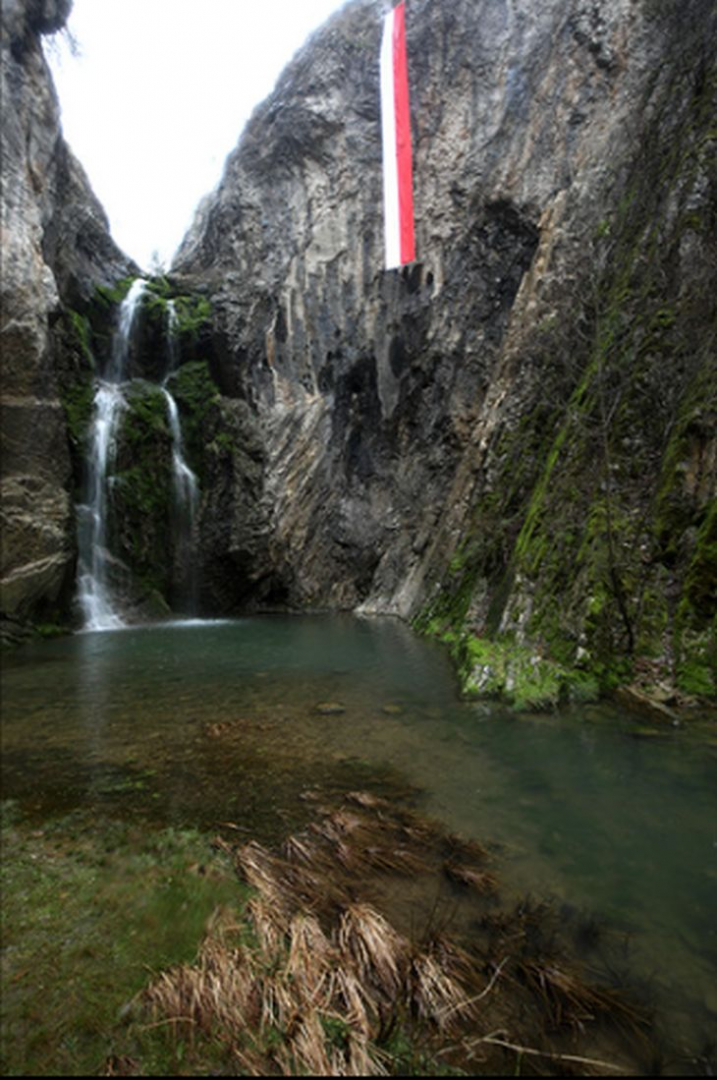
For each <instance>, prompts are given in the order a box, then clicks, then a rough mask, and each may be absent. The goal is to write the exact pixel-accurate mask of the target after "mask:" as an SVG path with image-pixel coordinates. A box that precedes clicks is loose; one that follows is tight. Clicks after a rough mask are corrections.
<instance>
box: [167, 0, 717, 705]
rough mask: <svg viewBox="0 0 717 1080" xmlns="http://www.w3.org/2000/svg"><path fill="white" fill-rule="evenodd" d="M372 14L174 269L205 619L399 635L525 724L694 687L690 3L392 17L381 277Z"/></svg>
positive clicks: (706, 351)
mask: <svg viewBox="0 0 717 1080" xmlns="http://www.w3.org/2000/svg"><path fill="white" fill-rule="evenodd" d="M381 11H382V5H381V4H379V3H377V2H375V0H355V2H353V3H349V4H348V5H346V7H345V8H344V9H343V10H342V11H340V12H339V13H338V14H337V15H336V16H335V17H334V18H333V19H331V20H330V21H329V23H328V24H327V25H326V26H325V27H324V28H323V29H322V30H321V31H320V32H318V33H317V34H316V35H315V36H314V37H313V39H311V40H310V42H309V43H308V44H307V45H306V46H305V48H304V49H303V50H302V51H301V52H300V53H299V54H298V55H297V57H296V58H295V60H294V61H293V63H292V64H291V65H290V66H289V68H288V69H287V70H286V72H285V73H284V75H283V76H282V77H281V79H280V80H279V83H278V85H277V87H276V89H275V91H274V93H273V94H272V95H271V96H270V97H269V99H268V100H267V101H266V102H265V103H264V104H263V105H262V106H260V107H259V108H258V109H257V110H256V112H255V114H254V115H253V117H252V119H251V121H250V123H249V124H248V126H247V128H246V130H245V132H244V134H243V136H242V138H241V139H240V142H239V144H238V146H237V148H236V150H235V151H234V153H233V154H232V155H231V156H230V158H229V160H228V162H227V166H226V170H225V173H224V177H223V179H222V181H221V183H220V185H219V187H218V189H217V190H216V191H215V192H214V193H212V194H211V195H210V196H208V197H207V198H206V200H205V201H204V204H203V205H202V206H201V208H200V210H199V212H198V214H197V218H196V220H195V222H194V225H193V227H192V229H191V230H190V232H189V234H188V235H187V237H186V239H185V241H184V243H183V245H182V247H181V248H180V251H179V253H178V256H177V258H176V260H175V265H174V267H173V270H172V277H173V280H174V281H175V283H176V284H177V286H178V287H179V286H180V285H181V287H183V288H187V289H190V290H192V289H194V290H197V291H198V292H199V293H201V294H203V295H204V296H206V297H207V298H209V300H210V302H211V305H212V310H213V325H212V336H213V351H212V358H211V370H212V374H213V376H214V378H215V380H216V382H217V383H218V385H219V387H220V389H221V392H222V395H223V398H222V400H223V406H222V407H223V416H224V420H223V425H224V427H223V430H224V432H225V436H226V438H225V442H224V445H223V452H222V453H218V454H217V455H215V458H214V460H213V464H212V468H211V476H209V477H208V486H207V490H206V491H205V502H204V509H203V519H202V544H201V548H202V558H203V577H204V592H205V603H206V604H207V606H208V607H209V608H211V609H212V610H219V611H222V610H227V611H229V610H234V609H235V608H236V607H237V606H238V605H244V604H247V603H250V604H255V605H259V606H260V605H270V606H271V605H286V604H288V605H290V606H295V607H330V608H333V607H346V608H359V609H360V610H363V611H365V612H381V613H394V614H398V615H401V616H402V617H404V618H409V619H413V620H416V621H417V623H418V624H419V625H421V626H423V627H425V628H427V629H429V630H431V631H432V632H434V633H437V634H439V635H441V636H442V637H444V638H445V639H446V640H448V641H449V643H450V644H451V646H452V647H453V649H454V651H455V654H456V659H457V660H458V662H459V665H460V666H461V668H462V671H463V676H464V682H465V684H466V686H468V687H470V688H472V689H473V690H476V691H479V692H491V693H503V694H504V695H507V696H508V697H512V699H513V700H516V701H519V699H521V695H522V696H525V697H526V700H529V699H530V697H531V694H532V693H533V692H534V691H535V693H536V694H537V698H538V699H540V700H543V699H545V700H555V699H557V698H558V697H560V696H561V695H564V694H565V693H572V694H578V695H580V694H588V695H589V694H591V693H593V692H594V690H595V688H596V687H597V686H598V685H604V684H605V683H608V684H609V683H610V682H611V681H624V680H625V679H626V678H629V677H631V675H633V674H634V673H635V670H636V667H635V665H637V670H638V672H640V671H642V673H643V674H644V677H645V678H646V679H647V681H653V682H660V681H663V682H665V683H666V684H670V685H672V684H673V683H674V682H675V681H676V682H677V683H678V685H681V686H682V687H683V689H685V690H691V691H695V692H706V693H711V692H714V665H715V643H714V623H713V621H712V620H713V617H714V612H715V606H716V604H717V594H716V583H715V577H714V554H715V547H714V544H715V509H714V497H715V487H716V478H717V472H716V447H717V443H716V441H715V405H716V403H715V396H714V395H715V349H714V326H715V295H716V290H715V265H716V259H715V254H716V252H715V206H716V202H715V200H716V195H717V188H716V177H715V139H714V134H715V133H714V115H715V54H716V42H717V34H716V24H715V11H714V6H713V5H712V4H709V3H705V2H700V0H693V2H691V3H689V4H686V5H681V6H680V10H679V12H677V11H676V9H675V7H674V5H671V4H665V3H662V2H661V0H614V2H611V3H606V2H603V3H600V2H594V0H591V2H587V0H544V2H541V3H531V4H524V3H518V2H515V0H456V2H454V3H451V4H445V3H442V2H439V0H411V2H410V4H409V5H408V11H407V25H408V52H409V81H410V88H411V113H412V126H413V140H414V168H415V205H416V217H417V252H418V254H417V260H418V261H417V262H416V263H415V264H413V265H411V266H409V267H407V268H405V269H404V270H403V271H400V272H399V271H392V272H388V273H386V272H384V270H383V269H382V212H381V150H380V127H379V98H378V72H377V58H378V52H379V40H380V33H381ZM535 688H537V689H535Z"/></svg>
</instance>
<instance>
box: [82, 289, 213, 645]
mask: <svg viewBox="0 0 717 1080" xmlns="http://www.w3.org/2000/svg"><path fill="white" fill-rule="evenodd" d="M146 287H147V283H146V282H145V281H144V280H143V279H142V278H137V280H136V281H134V282H133V284H132V287H131V288H130V290H129V292H128V293H127V296H126V297H125V299H124V300H123V302H122V304H121V306H120V310H119V315H118V319H117V327H116V330H115V334H114V337H113V339H112V345H111V352H110V357H109V360H108V362H107V364H106V369H105V371H104V373H103V375H102V377H101V378H100V379H98V380H97V385H96V388H95V399H94V411H93V417H92V427H91V431H90V438H89V452H88V458H87V466H86V477H87V478H86V484H87V486H86V496H85V501H84V502H83V503H82V504H81V505H80V506H79V507H78V509H77V517H78V552H79V560H78V561H79V569H78V590H77V593H78V601H79V605H80V609H81V611H82V615H83V623H84V628H85V629H86V630H116V629H119V628H121V627H123V626H124V625H125V623H124V621H123V619H122V617H121V615H120V613H119V612H118V610H117V604H116V601H115V600H114V599H113V596H112V589H111V587H110V575H111V570H112V562H113V560H112V555H111V553H110V551H109V548H108V536H107V517H108V502H109V491H110V487H111V484H112V475H113V472H114V464H115V461H116V456H117V436H118V432H119V428H120V423H121V418H122V413H123V412H124V410H125V409H126V407H127V399H126V396H125V387H126V386H127V376H128V368H129V357H130V345H131V341H132V334H133V330H134V325H135V319H136V317H137V314H138V312H139V309H140V306H141V301H142V295H143V293H144V291H145V289H146ZM166 311H167V354H166V357H167V359H166V369H165V375H164V379H163V381H162V383H161V387H160V388H161V391H162V394H163V395H164V398H165V400H166V402H167V416H168V421H169V430H170V434H171V437H172V474H173V513H172V546H173V553H174V578H175V594H176V596H177V597H179V598H180V601H181V604H182V606H183V607H184V608H186V609H187V610H188V612H190V613H192V612H193V611H194V610H195V608H196V592H197V587H196V574H195V573H194V559H193V548H194V544H193V540H194V525H195V519H196V512H197V506H198V504H199V486H198V483H197V478H196V476H195V474H194V473H193V472H192V470H191V469H190V467H189V465H188V464H187V462H186V460H185V456H184V444H183V440H182V429H181V425H180V421H179V410H178V409H177V403H176V401H175V400H174V397H173V396H172V394H171V393H170V391H169V390H168V389H167V381H168V379H169V378H170V376H171V375H172V374H173V373H174V371H175V369H176V368H177V367H178V364H179V353H178V348H177V332H176V331H177V322H178V320H177V313H176V311H175V309H174V304H173V303H172V301H171V300H169V301H167V305H166Z"/></svg>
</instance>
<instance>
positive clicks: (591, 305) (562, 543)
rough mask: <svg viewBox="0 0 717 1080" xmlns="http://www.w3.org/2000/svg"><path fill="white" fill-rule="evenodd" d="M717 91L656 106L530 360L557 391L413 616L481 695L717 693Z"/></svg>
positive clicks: (509, 437)
mask: <svg viewBox="0 0 717 1080" xmlns="http://www.w3.org/2000/svg"><path fill="white" fill-rule="evenodd" d="M715 87H716V79H715V75H714V73H707V72H705V71H704V70H702V71H699V70H698V71H697V72H691V73H690V74H689V75H688V76H686V75H685V74H684V73H681V74H680V75H679V76H675V79H674V80H673V82H672V83H671V85H670V86H669V88H668V92H667V93H666V94H664V96H663V97H662V98H661V100H660V101H659V103H658V105H657V107H654V105H653V108H652V109H651V110H650V114H651V117H652V119H651V121H650V123H649V124H648V125H647V126H646V129H645V130H644V131H643V132H642V133H641V136H640V149H639V152H638V153H637V154H636V157H635V161H634V163H633V166H632V169H631V171H630V173H629V175H628V176H627V177H626V179H625V182H624V184H623V185H622V186H618V188H617V189H616V197H615V206H614V210H613V211H612V212H611V213H610V214H609V216H607V217H606V218H605V219H604V221H603V222H602V223H601V225H600V227H599V228H598V229H597V230H596V233H595V235H594V236H593V237H592V240H591V243H590V244H589V245H588V246H587V247H586V249H585V258H584V265H583V270H582V273H581V275H580V277H579V278H578V281H577V283H576V284H575V286H574V287H573V288H572V289H571V290H570V292H569V296H568V298H567V299H568V302H569V312H568V313H566V315H565V316H558V317H556V319H554V320H549V321H548V322H547V324H546V325H544V326H542V327H540V328H539V333H538V334H537V335H536V336H535V338H534V345H533V348H532V350H531V353H530V354H529V355H527V356H526V357H525V362H526V363H528V364H531V365H534V366H535V368H536V370H538V371H539V372H540V377H541V379H542V380H543V386H542V392H541V393H540V394H539V395H538V397H537V400H534V401H533V402H532V403H531V405H530V407H529V408H528V409H526V411H525V412H524V413H523V414H522V415H521V416H520V417H519V418H518V419H517V422H515V421H513V422H512V423H507V424H503V425H502V426H501V428H500V429H499V430H498V432H497V433H496V435H495V440H494V444H493V448H492V455H491V464H490V467H489V483H488V484H487V485H486V487H485V488H484V490H483V491H482V492H481V493H479V495H478V497H477V500H476V503H475V505H474V508H473V514H472V524H471V527H470V533H469V535H468V536H467V537H465V538H464V540H463V542H462V545H461V547H460V549H459V552H458V555H457V556H456V557H454V559H453V561H452V563H451V566H450V568H449V574H448V576H447V577H446V578H445V579H444V581H443V586H442V589H441V591H440V593H439V595H438V596H437V597H434V599H433V600H432V602H431V603H430V605H429V606H428V607H427V608H426V610H425V611H424V612H423V614H422V615H421V617H420V618H419V619H418V620H417V625H418V626H419V628H421V629H426V630H428V631H429V632H431V633H434V634H437V635H438V636H442V637H444V638H445V639H447V641H448V643H449V644H450V646H451V648H452V650H453V652H454V654H455V655H456V658H457V659H458V662H459V665H460V669H461V673H462V678H463V684H464V687H465V689H466V691H467V692H469V693H489V694H490V693H493V694H500V695H501V696H504V697H507V699H508V700H509V701H511V702H512V703H513V704H515V705H516V706H519V707H520V706H525V705H535V706H537V707H541V706H546V705H548V706H549V705H554V704H555V703H556V702H557V701H558V700H559V699H560V698H561V697H566V696H573V695H575V694H578V695H583V694H584V693H591V692H596V691H597V690H598V689H601V690H604V689H609V688H611V687H614V686H615V685H617V684H620V683H623V682H625V681H630V680H631V679H633V678H635V679H637V680H638V681H640V682H641V683H642V684H643V685H645V686H647V687H653V688H654V687H655V686H658V685H662V686H663V687H664V686H667V687H675V688H676V689H677V690H678V692H679V691H682V692H684V693H685V694H687V695H694V694H699V695H705V696H708V697H714V696H715V693H716V692H717V642H716V636H715V615H716V612H717V588H716V585H715V565H717V562H716V560H715V554H716V552H715V546H714V542H715V513H716V506H717V503H716V501H715V469H714V461H713V460H712V459H713V454H714V445H715V431H716V424H717V363H716V361H715V355H716V352H715V327H716V325H717V309H716V308H715V293H714V289H713V279H712V277H711V275H710V274H709V272H708V271H707V262H708V259H709V250H710V246H709V245H710V239H709V238H710V236H712V235H713V229H714V220H715V212H716V207H715V203H714V200H710V199H704V198H699V197H696V196H695V191H699V190H700V189H701V188H702V189H704V185H705V184H706V183H708V182H709V181H708V177H709V176H711V175H714V169H715V132H714V129H713V118H714V102H715ZM676 101H679V102H680V103H681V107H680V109H677V110H676V108H675V103H676ZM656 178H659V182H656ZM618 195H619V197H618ZM690 260H692V263H693V266H692V268H690V266H689V263H690Z"/></svg>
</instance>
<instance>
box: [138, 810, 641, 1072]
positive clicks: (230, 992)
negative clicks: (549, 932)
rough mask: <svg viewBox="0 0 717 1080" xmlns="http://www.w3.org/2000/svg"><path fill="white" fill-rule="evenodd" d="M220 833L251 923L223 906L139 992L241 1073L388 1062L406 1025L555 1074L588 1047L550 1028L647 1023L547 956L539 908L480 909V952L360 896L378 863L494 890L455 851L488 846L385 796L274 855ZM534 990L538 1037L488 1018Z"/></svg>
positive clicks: (370, 1067)
mask: <svg viewBox="0 0 717 1080" xmlns="http://www.w3.org/2000/svg"><path fill="white" fill-rule="evenodd" d="M218 843H220V845H221V847H222V848H223V850H225V851H230V852H231V854H232V857H233V859H234V863H235V865H236V868H237V871H238V872H239V874H240V875H241V876H242V877H243V878H244V879H245V880H246V881H247V882H248V883H249V884H250V885H251V886H252V888H253V890H254V895H253V896H252V898H251V899H250V900H249V902H248V904H247V907H246V912H245V916H244V919H243V922H242V925H241V926H237V925H236V924H235V923H234V922H233V921H232V920H231V918H230V917H229V916H228V915H227V914H226V913H220V914H219V915H218V917H217V919H216V920H215V921H214V923H213V925H212V926H210V927H209V928H208V931H207V934H206V938H205V941H204V943H203V945H202V947H201V949H200V951H199V955H198V958H197V960H196V962H195V963H194V964H192V965H187V964H184V965H181V966H179V967H176V968H174V969H172V970H170V971H168V972H165V973H164V974H162V975H161V976H160V977H159V978H157V979H156V980H155V981H154V982H153V984H152V985H151V986H150V987H149V988H148V989H147V990H146V991H145V992H144V994H143V1001H144V1004H145V1005H146V1006H147V1008H148V1009H149V1010H150V1012H151V1014H152V1018H153V1021H154V1022H155V1023H156V1024H161V1025H165V1026H166V1027H167V1029H168V1030H170V1031H172V1032H173V1033H175V1034H177V1035H182V1036H183V1037H184V1038H188V1039H190V1040H193V1039H195V1038H197V1037H199V1036H201V1035H207V1036H210V1037H212V1038H214V1039H215V1040H216V1039H219V1040H222V1041H223V1042H224V1044H225V1046H226V1047H227V1049H228V1051H229V1053H230V1056H231V1059H232V1061H233V1064H234V1066H236V1068H237V1069H238V1070H239V1071H240V1072H241V1073H243V1074H246V1075H252V1076H260V1075H277V1074H278V1075H296V1074H307V1073H308V1074H313V1075H316V1076H375V1075H384V1074H386V1072H387V1069H388V1066H389V1064H390V1060H389V1058H388V1057H387V1055H386V1054H385V1053H384V1052H382V1051H381V1050H380V1049H379V1046H380V1044H381V1043H382V1042H384V1041H385V1040H386V1038H387V1037H389V1035H390V1034H391V1032H392V1031H393V1030H395V1028H396V1026H397V1025H398V1026H405V1025H408V1029H409V1031H410V1034H411V1038H412V1039H413V1040H418V1041H419V1042H421V1041H423V1043H424V1045H426V1046H432V1047H434V1048H435V1047H436V1045H437V1043H436V1040H438V1041H439V1044H440V1045H443V1046H445V1040H446V1039H448V1038H451V1039H456V1040H457V1042H456V1047H459V1048H462V1049H461V1053H462V1054H463V1060H464V1062H466V1063H467V1062H468V1061H469V1060H470V1059H471V1057H474V1056H475V1055H476V1054H477V1053H479V1052H481V1053H482V1052H483V1051H485V1050H486V1049H488V1048H489V1047H493V1048H496V1049H494V1050H493V1053H504V1052H505V1051H506V1050H508V1049H516V1050H520V1049H524V1050H525V1053H526V1054H527V1055H528V1056H529V1057H531V1060H532V1061H534V1062H535V1066H536V1067H537V1066H538V1065H539V1064H540V1063H541V1062H542V1063H543V1064H544V1065H545V1067H547V1068H549V1069H550V1070H552V1071H560V1070H561V1069H564V1068H565V1065H566V1064H567V1063H569V1062H570V1061H574V1062H575V1063H578V1062H580V1061H581V1058H580V1056H579V1055H577V1056H574V1057H573V1058H570V1056H569V1055H567V1056H566V1055H560V1054H551V1052H550V1051H549V1049H548V1048H546V1049H545V1050H543V1049H542V1045H543V1044H542V1043H541V1041H540V1040H541V1039H542V1038H543V1037H544V1029H545V1030H547V1026H546V1025H549V1026H552V1027H553V1028H557V1027H565V1026H568V1027H569V1028H571V1029H572V1030H573V1032H582V1030H583V1028H584V1027H585V1025H586V1024H587V1023H588V1022H589V1021H591V1020H592V1019H593V1018H594V1017H596V1016H609V1017H611V1018H612V1019H616V1020H617V1021H618V1022H619V1023H621V1024H624V1025H625V1026H626V1027H627V1026H628V1025H629V1024H633V1025H637V1024H638V1023H639V1018H638V1015H637V1013H636V1012H635V1011H634V1010H631V1008H630V1007H629V1006H627V1005H625V1004H624V1003H623V1002H622V1001H621V1000H620V999H619V998H618V995H617V994H615V993H614V992H611V991H608V990H603V989H600V988H598V987H596V986H593V985H592V984H589V983H587V982H585V981H583V980H581V978H580V977H579V975H578V974H577V973H576V972H575V971H572V970H571V969H570V968H568V967H567V966H566V965H564V964H558V963H557V962H552V961H551V962H548V961H546V960H545V959H544V957H545V956H546V955H547V953H546V952H545V951H544V950H543V951H540V950H539V949H537V948H536V942H538V943H539V944H544V941H545V929H544V927H545V926H547V925H548V922H549V920H548V918H547V915H548V909H547V908H545V907H543V906H541V905H536V904H533V903H532V902H530V901H527V902H524V903H523V904H521V905H519V906H518V907H516V908H515V910H514V911H512V912H509V913H507V914H505V913H495V914H493V915H490V916H483V917H482V919H481V920H480V921H479V922H478V923H477V924H475V923H474V925H478V926H479V927H481V929H482V930H483V931H484V932H487V934H488V938H489V947H488V950H487V952H485V953H477V952H476V953H474V954H471V953H468V952H467V951H465V950H464V949H461V948H460V947H458V946H457V945H456V944H455V943H454V942H453V941H451V940H450V939H449V938H447V937H446V936H445V935H437V934H435V933H434V934H433V936H432V937H431V938H430V940H428V941H427V942H425V943H424V945H423V946H422V947H419V946H418V945H417V944H416V943H415V942H413V943H412V942H411V941H409V940H408V939H407V938H406V937H405V936H403V935H402V934H400V933H399V932H398V931H397V930H396V929H395V927H394V926H392V925H391V923H390V922H389V921H388V919H387V918H386V917H385V915H384V914H382V913H381V912H380V911H379V910H377V908H376V906H375V905H373V904H370V903H368V902H366V900H365V899H359V897H361V896H362V894H363V895H365V889H366V886H367V883H368V882H369V881H370V879H371V875H373V876H374V877H376V875H377V874H379V875H382V876H383V877H385V875H387V874H396V875H405V874H409V873H410V874H416V875H420V874H426V875H430V878H429V880H430V881H431V882H433V888H434V889H435V881H436V875H438V877H440V874H441V870H442V872H443V875H444V876H446V877H448V878H449V879H450V880H451V881H452V882H454V883H456V884H459V885H461V886H463V887H464V888H465V898H464V901H463V902H464V903H470V904H473V905H479V906H478V910H479V911H480V910H481V909H480V904H481V903H484V901H482V900H479V897H480V898H482V897H485V896H486V895H490V894H493V893H494V892H495V891H496V889H497V884H498V883H497V879H496V877H495V876H494V875H493V874H491V873H488V872H487V871H485V870H483V869H479V868H477V867H476V866H475V865H467V864H466V863H465V862H462V861H461V860H462V859H463V860H465V859H467V858H469V857H470V858H472V859H473V860H474V862H475V861H478V860H482V859H485V858H486V857H487V853H486V852H485V849H484V848H482V847H481V846H480V845H474V844H471V843H470V842H466V841H462V840H458V839H457V838H455V837H448V838H446V837H445V836H444V835H442V834H440V833H439V832H438V830H437V828H436V827H435V826H434V825H432V824H431V823H425V824H424V823H421V822H420V821H419V820H418V819H417V818H415V815H410V814H407V813H406V812H400V813H396V812H392V811H391V808H390V804H389V803H388V802H387V801H386V800H382V799H379V798H378V797H376V796H373V795H369V794H367V793H362V792H353V793H352V794H351V796H350V797H349V800H348V805H344V806H342V807H341V808H340V809H338V810H330V811H326V812H324V813H323V816H322V817H321V819H320V820H318V821H316V822H314V823H313V824H312V825H311V826H310V827H309V828H308V829H306V830H305V831H304V832H302V833H300V834H298V835H295V836H292V837H289V839H288V840H286V842H285V843H284V844H283V846H282V848H281V855H276V854H273V853H272V852H270V851H268V850H267V849H266V848H264V847H262V846H261V845H259V844H257V843H254V842H250V843H246V844H242V845H240V846H237V847H231V846H230V845H228V844H227V843H226V842H225V841H218ZM448 852H449V853H450V858H449V859H448V861H445V860H446V854H447V853H448ZM431 863H432V865H433V867H434V870H433V871H429V869H428V867H429V865H430V864H431ZM471 897H473V899H471ZM498 950H500V951H498ZM526 988H527V989H528V991H529V994H530V1001H531V1002H532V1004H531V1005H530V1010H532V1013H531V1014H534V1015H535V1016H536V1017H537V1016H542V1017H543V1018H544V1019H543V1020H542V1021H540V1020H539V1021H538V1023H539V1024H540V1023H542V1024H543V1028H541V1029H540V1030H536V1032H535V1034H536V1039H535V1042H537V1043H538V1047H537V1048H536V1047H535V1045H533V1046H532V1048H524V1047H523V1042H524V1041H525V1038H524V1036H525V1031H522V1035H523V1038H522V1039H519V1038H518V1036H517V1034H516V1035H515V1037H514V1038H511V1036H510V1034H509V1033H507V1032H506V1030H505V1028H504V1026H501V1029H500V1030H499V1031H495V1030H494V1031H493V1032H492V1033H490V1027H488V1026H487V1025H488V1024H489V1023H490V1021H491V1017H495V1016H499V1017H500V1019H499V1021H498V1022H499V1023H501V1025H503V1023H504V1020H505V1018H506V1017H510V1016H511V1015H514V1016H515V1017H516V1018H519V1017H523V1014H524V1011H525V1009H524V1004H525V1002H526V1000H527V999H526V997H525V995H526ZM521 994H522V995H523V997H522V998H520V995H521ZM510 995H513V998H511V996H510ZM511 1009H512V1010H513V1012H512V1013H511ZM516 1010H517V1011H516ZM481 1021H483V1023H482V1025H481ZM493 1023H494V1024H495V1020H493ZM521 1023H522V1019H520V1020H518V1023H517V1030H518V1031H521ZM479 1025H480V1026H482V1027H483V1031H488V1032H489V1034H486V1035H481V1034H480V1026H479ZM477 1028H478V1030H476V1029H477ZM377 1044H378V1045H377ZM497 1048H502V1049H497ZM452 1049H455V1047H453V1048H452ZM449 1050H451V1048H449ZM587 1061H588V1059H587V1058H586V1059H585V1062H586V1063H587ZM608 1067H609V1066H608Z"/></svg>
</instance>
